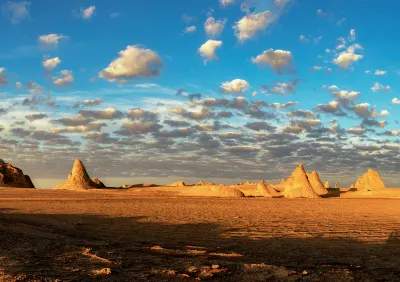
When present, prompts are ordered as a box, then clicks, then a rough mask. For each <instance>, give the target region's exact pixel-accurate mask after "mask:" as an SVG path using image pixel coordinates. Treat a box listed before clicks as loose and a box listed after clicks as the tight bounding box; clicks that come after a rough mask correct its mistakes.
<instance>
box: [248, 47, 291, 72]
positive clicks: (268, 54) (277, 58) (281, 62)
mask: <svg viewBox="0 0 400 282" xmlns="http://www.w3.org/2000/svg"><path fill="white" fill-rule="evenodd" d="M252 62H253V63H254V64H257V65H259V66H262V65H269V66H270V67H271V68H272V69H273V70H274V71H275V72H276V73H277V74H282V73H283V70H284V69H289V70H291V68H292V64H293V56H292V53H291V52H290V51H284V50H273V49H269V50H266V51H264V52H263V53H262V54H260V55H258V56H257V57H255V58H252Z"/></svg>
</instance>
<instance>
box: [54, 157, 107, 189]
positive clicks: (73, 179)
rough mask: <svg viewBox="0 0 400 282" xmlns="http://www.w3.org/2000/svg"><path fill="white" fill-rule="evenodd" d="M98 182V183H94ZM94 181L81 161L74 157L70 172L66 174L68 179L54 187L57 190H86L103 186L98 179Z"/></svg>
mask: <svg viewBox="0 0 400 282" xmlns="http://www.w3.org/2000/svg"><path fill="white" fill-rule="evenodd" d="M96 182H98V183H96ZM96 182H94V181H93V180H92V179H90V177H89V175H88V173H87V171H86V169H85V166H84V165H83V163H82V162H81V161H80V160H78V159H76V160H75V162H74V166H73V167H72V173H71V174H69V175H68V180H67V181H66V182H64V183H61V184H59V185H57V186H56V187H54V189H58V190H88V189H99V188H104V187H105V186H104V184H103V183H102V182H101V181H100V180H98V179H97V180H96Z"/></svg>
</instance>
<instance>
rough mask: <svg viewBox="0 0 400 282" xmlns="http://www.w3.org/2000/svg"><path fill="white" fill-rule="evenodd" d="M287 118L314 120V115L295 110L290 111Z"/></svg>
mask: <svg viewBox="0 0 400 282" xmlns="http://www.w3.org/2000/svg"><path fill="white" fill-rule="evenodd" d="M288 116H293V117H303V118H310V119H312V118H314V113H313V112H311V111H308V110H307V111H303V110H296V111H291V112H289V113H288Z"/></svg>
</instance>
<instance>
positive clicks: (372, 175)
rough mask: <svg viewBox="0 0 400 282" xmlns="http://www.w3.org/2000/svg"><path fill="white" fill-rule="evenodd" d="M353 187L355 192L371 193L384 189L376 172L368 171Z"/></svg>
mask: <svg viewBox="0 0 400 282" xmlns="http://www.w3.org/2000/svg"><path fill="white" fill-rule="evenodd" d="M355 187H356V188H357V190H363V191H372V190H380V189H384V188H385V184H384V183H383V181H382V179H381V177H380V175H379V173H378V172H377V171H376V170H373V169H368V171H367V172H366V173H365V174H364V175H363V176H362V177H360V178H359V179H358V180H357V182H356V184H355Z"/></svg>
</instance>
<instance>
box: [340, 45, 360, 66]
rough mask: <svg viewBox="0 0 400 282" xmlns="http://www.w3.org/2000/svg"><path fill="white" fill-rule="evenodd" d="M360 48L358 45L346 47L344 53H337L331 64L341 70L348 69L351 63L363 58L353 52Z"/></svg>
mask: <svg viewBox="0 0 400 282" xmlns="http://www.w3.org/2000/svg"><path fill="white" fill-rule="evenodd" d="M360 48H362V47H361V46H359V45H358V44H357V45H356V44H355V45H353V46H350V47H348V48H347V49H346V51H343V52H341V53H339V55H338V56H337V57H336V58H335V59H334V60H333V63H334V64H336V65H338V66H340V67H342V68H348V67H349V65H351V64H352V63H354V62H357V61H358V60H361V59H362V58H364V56H363V55H358V54H356V53H355V50H356V49H360Z"/></svg>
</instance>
